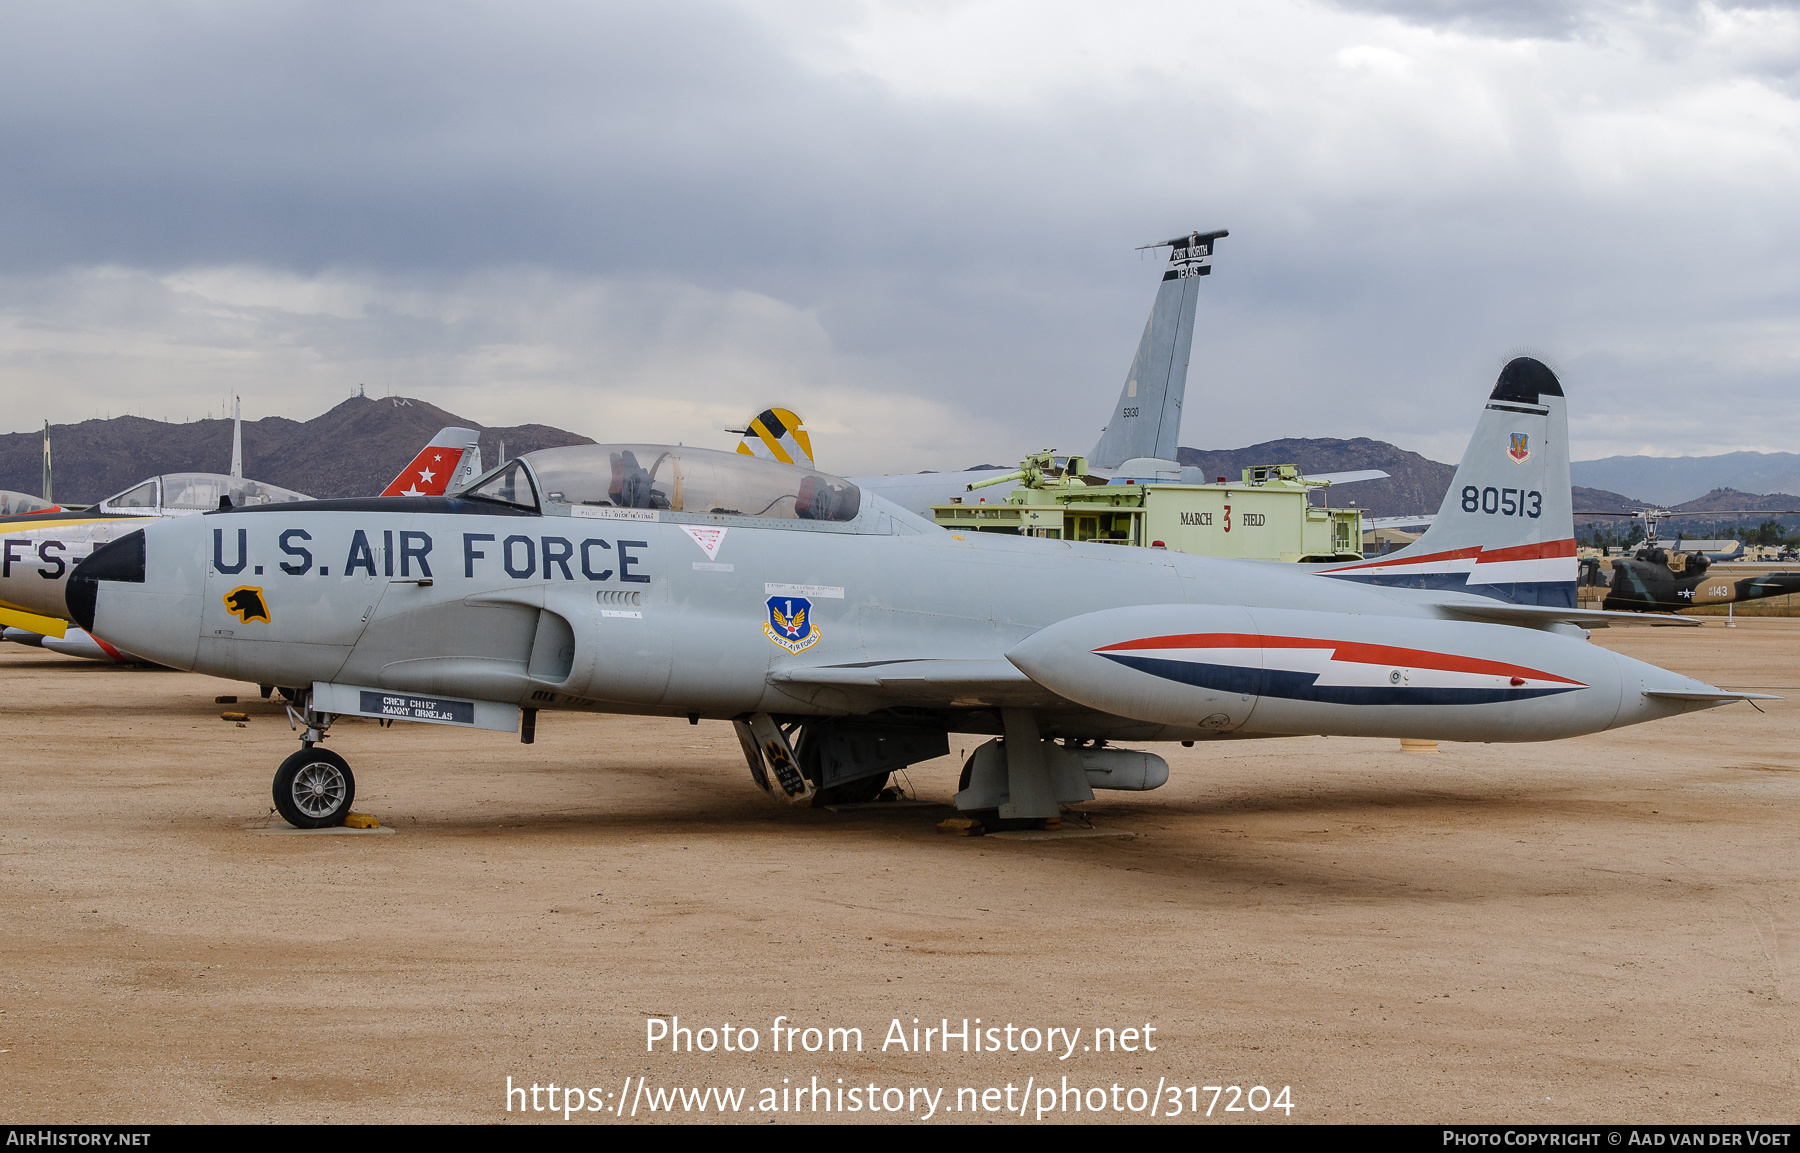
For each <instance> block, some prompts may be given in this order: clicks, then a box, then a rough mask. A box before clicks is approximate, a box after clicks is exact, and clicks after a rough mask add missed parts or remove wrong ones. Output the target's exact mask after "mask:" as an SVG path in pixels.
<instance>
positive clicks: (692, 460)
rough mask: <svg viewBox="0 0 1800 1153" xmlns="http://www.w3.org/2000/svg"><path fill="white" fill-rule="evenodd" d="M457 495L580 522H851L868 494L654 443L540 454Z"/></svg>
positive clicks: (820, 477)
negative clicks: (662, 515)
mask: <svg viewBox="0 0 1800 1153" xmlns="http://www.w3.org/2000/svg"><path fill="white" fill-rule="evenodd" d="M526 466H529V468H527V467H526ZM458 495H460V496H462V497H465V498H470V499H474V500H486V501H493V502H496V503H500V504H508V505H513V506H515V507H518V508H527V509H533V510H535V511H541V512H546V513H552V514H556V513H561V514H564V515H568V514H571V513H572V514H573V515H577V516H579V515H582V514H581V513H579V512H577V511H576V510H578V509H582V508H634V509H652V510H659V511H668V512H678V513H694V514H699V515H702V516H705V515H709V514H710V515H715V516H751V517H768V518H772V519H781V520H812V521H847V520H851V519H854V518H855V516H856V514H857V512H858V511H859V510H860V509H861V507H862V490H861V489H858V488H857V487H856V486H855V485H853V484H851V483H850V482H849V481H847V480H844V479H842V478H841V477H835V476H831V475H829V474H827V473H822V472H815V471H813V470H811V469H804V468H796V467H795V466H793V465H786V464H779V463H777V462H775V461H771V460H762V459H760V458H758V457H753V456H749V455H747V454H740V453H730V452H717V451H715V450H713V449H705V448H678V447H671V446H668V445H654V444H578V445H570V446H569V447H567V448H546V449H540V450H538V451H537V452H533V453H527V454H526V455H524V456H522V457H520V458H518V459H517V460H512V461H508V462H507V463H506V464H504V465H502V466H501V467H499V468H497V469H495V470H494V471H493V472H490V473H488V474H487V475H486V476H484V477H480V478H479V479H477V480H475V481H474V482H473V483H472V484H470V485H469V487H468V488H466V489H463V490H462V492H461V493H459V494H458Z"/></svg>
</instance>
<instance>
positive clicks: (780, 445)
mask: <svg viewBox="0 0 1800 1153" xmlns="http://www.w3.org/2000/svg"><path fill="white" fill-rule="evenodd" d="M725 431H727V432H741V433H743V434H744V439H743V440H740V441H738V446H737V450H738V451H739V452H741V453H743V454H744V455H745V456H760V457H762V458H763V459H765V460H778V461H780V462H781V463H782V464H797V465H799V466H800V467H801V468H812V467H813V454H812V438H811V437H809V436H808V435H806V425H805V424H803V423H802V422H801V420H800V417H799V415H798V414H797V413H795V412H794V410H793V409H791V408H781V407H779V406H775V405H771V406H770V407H768V408H765V409H763V410H762V411H761V412H759V413H757V414H756V416H755V417H754V418H753V419H752V420H751V421H750V425H749V427H747V428H741V429H737V428H732V429H726V430H725Z"/></svg>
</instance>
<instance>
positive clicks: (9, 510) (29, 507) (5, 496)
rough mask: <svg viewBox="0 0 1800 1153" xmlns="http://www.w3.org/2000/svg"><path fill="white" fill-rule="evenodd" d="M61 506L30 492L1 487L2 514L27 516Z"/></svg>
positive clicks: (0, 508) (0, 507) (0, 504)
mask: <svg viewBox="0 0 1800 1153" xmlns="http://www.w3.org/2000/svg"><path fill="white" fill-rule="evenodd" d="M61 507H62V506H61V505H57V504H51V503H50V502H49V501H47V500H44V499H42V498H41V497H35V496H32V495H31V494H30V493H24V492H14V491H12V490H11V489H7V488H0V516H26V515H29V514H31V513H34V512H51V511H54V510H57V509H60V508H61Z"/></svg>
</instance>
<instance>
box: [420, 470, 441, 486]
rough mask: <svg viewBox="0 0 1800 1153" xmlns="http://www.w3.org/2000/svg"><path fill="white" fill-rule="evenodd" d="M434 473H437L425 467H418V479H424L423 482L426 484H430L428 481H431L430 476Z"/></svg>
mask: <svg viewBox="0 0 1800 1153" xmlns="http://www.w3.org/2000/svg"><path fill="white" fill-rule="evenodd" d="M435 475H437V474H436V473H434V472H432V471H431V470H430V469H428V468H425V469H420V470H419V479H420V480H422V481H424V482H425V483H426V484H430V483H431V478H432V477H433V476H435Z"/></svg>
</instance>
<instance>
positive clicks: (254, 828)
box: [244, 825, 398, 837]
mask: <svg viewBox="0 0 1800 1153" xmlns="http://www.w3.org/2000/svg"><path fill="white" fill-rule="evenodd" d="M244 828H245V829H247V830H249V831H250V832H252V833H280V834H282V835H283V836H286V835H289V834H292V835H294V836H298V837H324V836H340V837H364V836H373V835H375V834H377V833H392V832H397V831H398V830H395V829H390V828H388V827H387V826H386V825H382V826H381V827H380V828H375V829H352V828H348V827H346V826H344V825H332V826H331V827H330V828H327V829H296V828H294V826H292V825H245V826H244Z"/></svg>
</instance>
